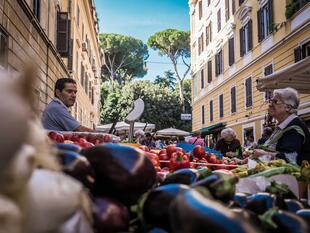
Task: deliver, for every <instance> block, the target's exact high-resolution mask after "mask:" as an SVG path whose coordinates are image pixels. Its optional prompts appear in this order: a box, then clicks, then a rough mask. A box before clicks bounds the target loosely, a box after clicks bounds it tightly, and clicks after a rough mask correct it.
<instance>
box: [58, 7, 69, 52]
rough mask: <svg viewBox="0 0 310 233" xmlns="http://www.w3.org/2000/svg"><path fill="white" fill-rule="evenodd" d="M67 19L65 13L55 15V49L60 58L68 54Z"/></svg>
mask: <svg viewBox="0 0 310 233" xmlns="http://www.w3.org/2000/svg"><path fill="white" fill-rule="evenodd" d="M69 33H70V32H69V19H68V13H67V12H58V13H57V41H56V47H57V50H58V52H59V53H60V55H61V56H62V57H68V53H69Z"/></svg>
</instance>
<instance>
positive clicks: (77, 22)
mask: <svg viewBox="0 0 310 233" xmlns="http://www.w3.org/2000/svg"><path fill="white" fill-rule="evenodd" d="M76 24H77V25H78V27H79V26H80V7H79V5H77V8H76Z"/></svg>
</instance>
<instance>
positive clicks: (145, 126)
mask: <svg viewBox="0 0 310 233" xmlns="http://www.w3.org/2000/svg"><path fill="white" fill-rule="evenodd" d="M111 127H112V123H111V124H106V125H99V126H97V128H96V130H97V131H102V132H109V130H110V128H111ZM138 129H142V130H145V131H152V130H154V129H155V124H150V123H143V122H135V125H134V130H138ZM115 130H116V131H128V130H129V124H127V123H126V122H124V121H120V122H117V124H116V125H115Z"/></svg>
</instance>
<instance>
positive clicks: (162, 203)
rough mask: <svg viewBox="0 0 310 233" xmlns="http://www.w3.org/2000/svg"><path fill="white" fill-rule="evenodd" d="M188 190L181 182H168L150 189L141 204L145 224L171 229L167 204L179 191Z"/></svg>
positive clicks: (168, 204)
mask: <svg viewBox="0 0 310 233" xmlns="http://www.w3.org/2000/svg"><path fill="white" fill-rule="evenodd" d="M186 190H189V186H187V185H183V184H168V185H164V186H160V187H158V188H156V189H154V190H152V191H151V192H150V193H149V194H148V196H147V198H146V200H145V202H144V204H143V220H144V222H145V223H146V225H149V226H154V227H160V228H163V229H165V230H167V231H170V230H171V227H170V221H169V206H170V204H171V202H172V201H173V200H174V199H175V198H176V197H177V195H178V194H179V193H181V192H184V191H186Z"/></svg>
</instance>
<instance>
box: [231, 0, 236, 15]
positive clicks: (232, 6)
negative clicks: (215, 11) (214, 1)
mask: <svg viewBox="0 0 310 233" xmlns="http://www.w3.org/2000/svg"><path fill="white" fill-rule="evenodd" d="M231 11H232V12H231V13H232V14H233V15H234V14H235V12H236V3H235V0H232V3H231Z"/></svg>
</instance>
